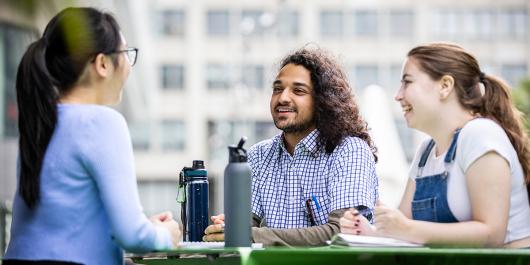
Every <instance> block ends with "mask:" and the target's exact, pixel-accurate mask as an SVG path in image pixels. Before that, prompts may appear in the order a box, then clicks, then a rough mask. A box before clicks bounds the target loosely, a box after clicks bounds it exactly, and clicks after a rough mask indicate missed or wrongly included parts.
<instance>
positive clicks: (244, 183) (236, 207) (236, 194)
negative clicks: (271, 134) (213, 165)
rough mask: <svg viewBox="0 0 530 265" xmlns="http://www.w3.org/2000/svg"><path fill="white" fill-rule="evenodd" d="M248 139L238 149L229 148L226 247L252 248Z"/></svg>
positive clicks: (226, 186)
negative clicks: (245, 145) (246, 142)
mask: <svg viewBox="0 0 530 265" xmlns="http://www.w3.org/2000/svg"><path fill="white" fill-rule="evenodd" d="M246 140H247V139H246V137H242V138H241V140H240V141H239V144H238V145H237V146H233V145H231V146H229V147H228V152H229V159H228V165H227V166H226V169H225V174H224V210H225V246H226V247H250V246H251V242H252V241H251V231H250V226H251V220H252V219H251V218H252V213H251V212H250V200H251V197H250V196H251V176H250V166H249V165H248V163H247V151H246V150H245V149H244V148H243V145H244V144H245V141H246Z"/></svg>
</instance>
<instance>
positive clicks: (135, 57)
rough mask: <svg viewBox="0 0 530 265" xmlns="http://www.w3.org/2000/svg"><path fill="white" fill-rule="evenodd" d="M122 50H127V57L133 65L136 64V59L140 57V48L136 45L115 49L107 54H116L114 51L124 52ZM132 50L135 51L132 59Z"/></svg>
mask: <svg viewBox="0 0 530 265" xmlns="http://www.w3.org/2000/svg"><path fill="white" fill-rule="evenodd" d="M122 52H126V53H127V59H128V60H129V64H130V65H131V66H134V65H135V64H136V60H137V59H138V48H134V47H130V48H127V49H125V50H117V51H113V52H107V53H105V54H107V55H110V54H114V53H122ZM131 52H134V53H132V54H134V55H132V56H134V57H133V58H132V60H131V55H130V54H131Z"/></svg>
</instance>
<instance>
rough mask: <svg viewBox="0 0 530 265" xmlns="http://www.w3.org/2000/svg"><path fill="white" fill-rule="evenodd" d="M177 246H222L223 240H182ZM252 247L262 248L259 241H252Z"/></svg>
mask: <svg viewBox="0 0 530 265" xmlns="http://www.w3.org/2000/svg"><path fill="white" fill-rule="evenodd" d="M178 247H179V248H185V249H188V248H214V249H217V248H224V247H225V242H197V241H182V242H180V243H179V246H178ZM252 248H263V244H261V243H252Z"/></svg>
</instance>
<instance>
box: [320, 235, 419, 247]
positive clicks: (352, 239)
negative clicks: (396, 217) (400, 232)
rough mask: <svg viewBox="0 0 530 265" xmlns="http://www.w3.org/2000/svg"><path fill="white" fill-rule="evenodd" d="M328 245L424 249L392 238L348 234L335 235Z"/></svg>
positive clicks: (415, 244)
mask: <svg viewBox="0 0 530 265" xmlns="http://www.w3.org/2000/svg"><path fill="white" fill-rule="evenodd" d="M329 243H330V245H338V246H350V247H424V245H422V244H417V243H413V242H409V241H405V240H399V239H394V238H388V237H374V236H358V235H350V234H336V235H335V236H333V238H331V241H330V242H329Z"/></svg>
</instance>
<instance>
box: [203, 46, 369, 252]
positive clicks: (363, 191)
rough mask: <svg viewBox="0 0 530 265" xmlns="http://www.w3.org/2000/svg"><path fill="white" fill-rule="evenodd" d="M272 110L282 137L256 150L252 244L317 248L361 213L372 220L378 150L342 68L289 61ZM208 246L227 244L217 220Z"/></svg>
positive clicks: (322, 60)
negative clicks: (350, 213) (344, 220)
mask: <svg viewBox="0 0 530 265" xmlns="http://www.w3.org/2000/svg"><path fill="white" fill-rule="evenodd" d="M270 110H271V114H272V118H273V120H274V124H275V125H276V127H277V128H278V129H280V130H282V133H281V134H279V135H277V136H275V137H274V138H272V139H269V140H265V141H262V142H260V143H258V144H256V145H254V146H253V147H252V148H251V149H250V150H249V153H248V157H249V164H250V167H251V168H252V213H253V228H252V239H253V241H254V242H257V243H263V244H264V245H266V246H270V245H288V246H315V245H323V244H325V242H326V240H329V239H331V237H332V236H333V235H334V234H335V233H338V232H339V231H340V225H339V219H340V217H341V216H342V214H343V213H344V211H345V210H346V209H348V208H352V207H356V208H357V209H359V210H360V212H361V213H362V214H363V215H364V216H366V217H367V218H371V214H372V209H373V208H374V206H375V202H376V200H377V197H378V181H377V177H376V174H375V162H376V160H377V157H376V156H375V147H374V146H373V143H372V140H371V139H370V136H369V134H368V129H367V124H366V122H365V121H364V120H363V119H362V118H361V117H360V115H359V110H358V107H357V105H356V104H355V101H354V99H353V97H352V94H351V88H350V86H349V84H348V82H347V80H346V75H345V74H344V72H343V70H342V69H341V67H340V66H339V65H338V64H337V63H336V62H335V61H334V60H333V59H332V58H331V57H330V56H329V55H327V54H326V53H325V52H324V51H322V50H320V49H314V50H311V49H301V50H298V51H296V52H294V53H293V54H290V55H288V56H287V57H285V58H284V59H283V60H282V62H281V69H280V71H279V73H278V75H277V76H276V78H275V80H274V82H273V85H272V96H271V100H270ZM212 220H213V221H214V224H213V225H211V226H209V227H208V228H207V229H206V231H205V233H206V235H205V237H204V239H205V240H206V241H216V240H223V239H224V235H223V234H222V233H221V232H222V225H221V224H222V222H223V220H224V216H222V215H220V216H213V217H212Z"/></svg>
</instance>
